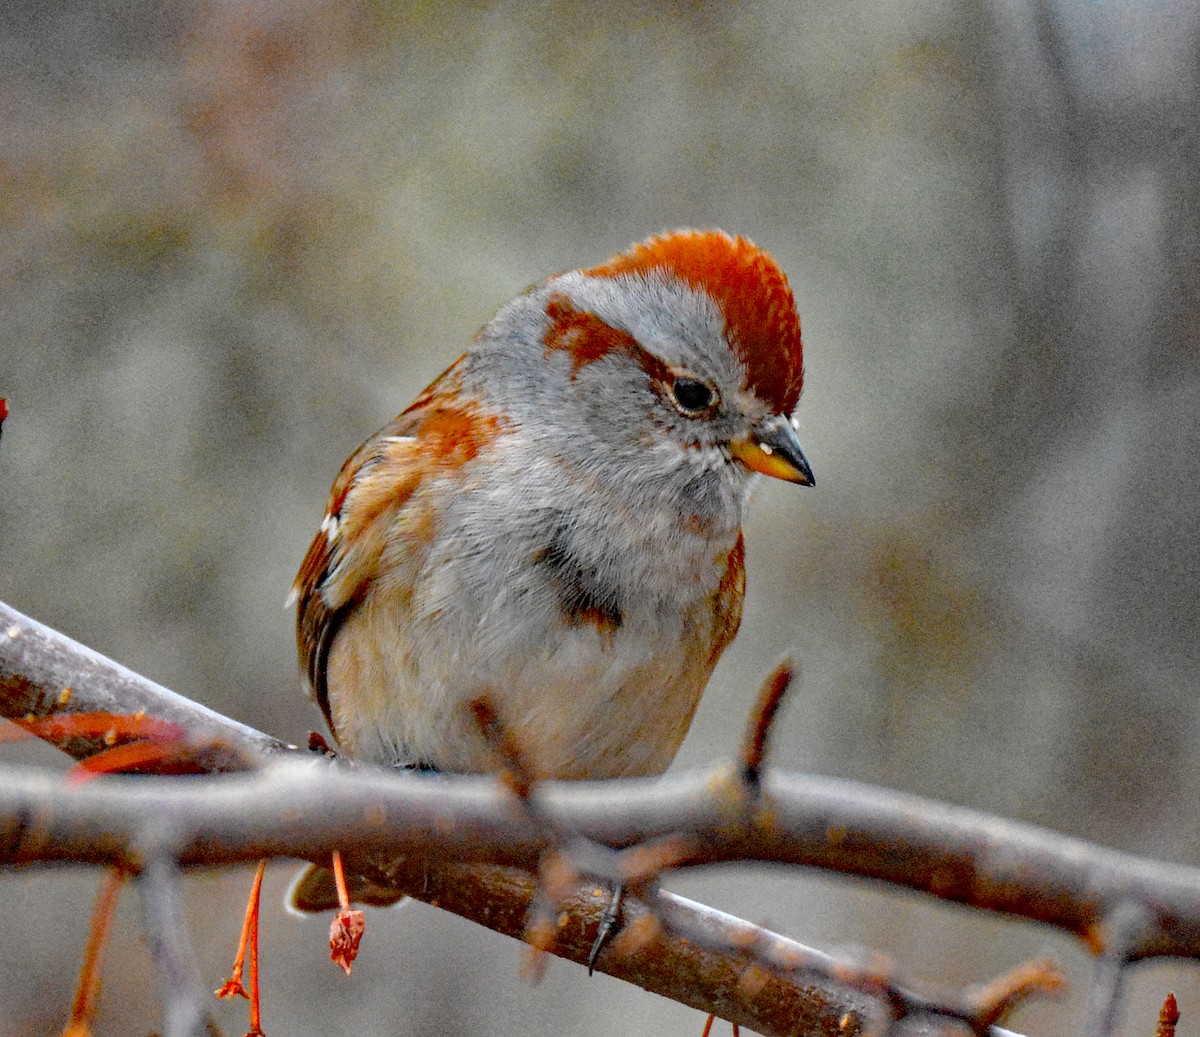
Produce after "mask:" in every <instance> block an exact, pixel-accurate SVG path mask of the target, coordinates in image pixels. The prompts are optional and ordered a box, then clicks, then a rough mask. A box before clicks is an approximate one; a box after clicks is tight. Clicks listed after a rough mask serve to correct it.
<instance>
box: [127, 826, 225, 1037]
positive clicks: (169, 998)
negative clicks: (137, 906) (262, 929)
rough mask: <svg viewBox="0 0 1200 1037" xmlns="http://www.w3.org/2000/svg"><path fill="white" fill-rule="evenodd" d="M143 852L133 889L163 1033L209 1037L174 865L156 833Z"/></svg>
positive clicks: (209, 1026) (211, 1028)
mask: <svg viewBox="0 0 1200 1037" xmlns="http://www.w3.org/2000/svg"><path fill="white" fill-rule="evenodd" d="M143 852H144V855H145V856H144V863H143V865H142V869H141V874H140V875H139V877H138V889H139V891H140V892H141V894H142V905H143V908H144V911H145V915H146V933H147V935H148V937H149V940H150V948H151V950H152V952H153V954H154V957H155V958H156V959H157V961H158V966H159V969H160V970H161V972H162V979H163V991H164V1001H165V1004H164V1016H165V1020H164V1027H163V1031H164V1034H165V1037H211V1035H212V1034H213V1032H214V1030H215V1024H214V1023H213V1021H212V1019H211V1018H210V1017H209V1015H208V1013H207V1011H206V1010H205V1007H204V1005H205V993H204V990H203V987H202V985H201V983H200V969H199V966H198V965H197V963H196V955H195V952H194V951H193V950H192V943H191V940H190V939H189V938H188V933H187V925H186V922H185V920H184V917H183V903H182V900H181V897H180V892H179V869H178V868H177V867H176V865H175V861H174V860H173V859H172V857H171V855H170V853H169V852H168V851H167V850H166V849H165V847H163V846H162V844H161V843H160V841H159V840H158V839H157V838H155V839H154V842H153V844H152V845H151V847H148V848H146V849H145V850H144V851H143Z"/></svg>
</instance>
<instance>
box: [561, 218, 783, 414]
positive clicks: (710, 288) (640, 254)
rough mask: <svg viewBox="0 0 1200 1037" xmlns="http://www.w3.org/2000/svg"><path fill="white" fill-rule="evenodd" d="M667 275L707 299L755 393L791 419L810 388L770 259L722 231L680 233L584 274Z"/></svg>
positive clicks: (780, 279) (645, 243) (778, 273)
mask: <svg viewBox="0 0 1200 1037" xmlns="http://www.w3.org/2000/svg"><path fill="white" fill-rule="evenodd" d="M653 270H662V271H665V272H666V273H668V274H669V275H672V276H674V277H677V278H679V279H680V280H682V281H684V282H686V283H687V284H689V285H691V286H692V287H693V288H698V289H699V290H701V291H703V292H706V293H707V294H708V295H709V296H710V297H711V298H712V299H713V300H714V301H715V302H716V303H717V305H718V306H719V307H720V308H721V312H722V314H723V315H724V317H725V335H726V338H727V339H728V340H729V343H730V345H731V346H732V347H733V349H734V351H735V352H736V353H737V355H738V357H739V358H740V359H741V361H742V363H743V364H744V365H745V367H746V374H747V380H748V382H749V384H750V387H751V388H752V389H753V390H754V392H755V393H756V394H757V395H758V396H759V397H760V398H761V399H762V400H764V401H766V402H767V403H769V404H770V405H771V407H772V408H773V409H774V410H775V411H776V413H779V414H790V413H791V412H792V411H793V410H794V409H795V407H796V402H797V401H798V400H799V398H800V389H801V387H802V385H803V381H804V358H803V347H802V345H801V341H800V318H799V317H798V316H797V314H796V302H795V299H794V298H793V296H792V290H791V288H790V287H789V286H788V281H787V277H786V276H785V275H784V273H783V271H782V270H780V269H779V266H778V265H777V264H776V262H775V260H773V259H772V258H771V257H770V255H768V254H767V253H766V252H764V251H763V250H762V249H760V248H758V247H757V246H755V245H754V244H752V243H751V242H749V241H747V240H746V239H745V238H740V237H739V238H731V237H730V236H729V235H728V234H725V233H724V232H722V231H675V232H672V233H668V234H662V235H660V236H658V237H654V238H649V239H648V240H646V241H643V242H641V243H640V244H637V245H634V246H633V247H632V248H629V249H627V250H626V251H624V252H620V253H618V254H617V255H615V256H613V257H612V258H611V259H610V260H608V261H607V262H605V263H601V264H600V265H599V266H596V267H592V268H591V269H590V270H584V271H583V272H584V273H585V274H588V275H590V276H592V277H619V276H621V275H622V274H643V275H644V274H647V273H650V272H651V271H653Z"/></svg>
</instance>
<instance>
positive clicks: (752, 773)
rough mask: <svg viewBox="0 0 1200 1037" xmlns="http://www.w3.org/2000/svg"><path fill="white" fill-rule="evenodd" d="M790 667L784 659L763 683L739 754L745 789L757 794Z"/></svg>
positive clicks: (789, 681)
mask: <svg viewBox="0 0 1200 1037" xmlns="http://www.w3.org/2000/svg"><path fill="white" fill-rule="evenodd" d="M792 674H793V666H792V661H791V660H790V659H784V660H783V662H781V663H780V664H779V665H778V666H776V667H775V669H774V670H772V671H771V673H770V675H769V676H768V677H767V679H766V680H765V681H764V682H763V686H762V690H761V691H760V692H759V693H758V700H757V701H756V702H755V704H754V708H753V709H752V710H751V711H750V724H749V726H748V728H747V730H746V737H745V739H744V740H743V742H742V749H741V752H740V753H739V754H738V766H739V770H740V772H741V776H742V780H743V781H744V782H745V783H746V785H747V787H749V788H750V789H753V790H754V791H755V792H757V791H758V787H759V775H760V771H761V769H762V764H763V760H764V759H765V758H766V755H767V736H768V735H769V734H770V731H771V725H772V724H773V723H774V721H775V716H776V714H777V713H778V712H779V707H780V706H781V705H782V704H783V697H784V695H786V694H787V690H788V688H789V687H790V686H791V683H792Z"/></svg>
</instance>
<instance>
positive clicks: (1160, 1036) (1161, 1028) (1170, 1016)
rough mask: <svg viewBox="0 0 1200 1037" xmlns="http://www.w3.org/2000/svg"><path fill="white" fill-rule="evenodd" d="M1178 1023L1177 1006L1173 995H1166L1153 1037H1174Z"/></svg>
mask: <svg viewBox="0 0 1200 1037" xmlns="http://www.w3.org/2000/svg"><path fill="white" fill-rule="evenodd" d="M1178 1022H1179V1005H1178V1004H1177V1003H1176V1001H1175V995H1174V994H1167V996H1166V998H1165V999H1164V1000H1163V1003H1162V1008H1161V1009H1160V1010H1159V1013H1158V1026H1157V1027H1156V1028H1155V1030H1154V1037H1175V1027H1176V1025H1177V1024H1178Z"/></svg>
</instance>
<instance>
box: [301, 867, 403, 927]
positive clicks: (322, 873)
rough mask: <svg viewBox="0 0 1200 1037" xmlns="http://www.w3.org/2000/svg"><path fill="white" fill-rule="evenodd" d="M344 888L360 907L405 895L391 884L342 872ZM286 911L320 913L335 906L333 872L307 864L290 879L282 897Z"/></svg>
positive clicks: (383, 904) (381, 904)
mask: <svg viewBox="0 0 1200 1037" xmlns="http://www.w3.org/2000/svg"><path fill="white" fill-rule="evenodd" d="M346 889H347V891H348V892H349V894H350V902H351V903H352V904H361V905H362V906H364V907H391V906H392V905H393V904H398V903H400V901H402V900H406V899H407V897H406V896H405V895H404V894H403V893H401V892H400V891H399V890H397V889H393V888H392V887H391V886H381V885H379V884H378V883H375V882H372V881H371V880H370V879H365V878H363V877H362V876H361V875H352V874H347V875H346ZM284 903H285V904H286V905H287V908H288V910H290V911H293V912H295V913H297V914H304V915H309V914H321V913H323V912H325V911H335V910H337V907H338V893H337V883H336V882H334V880H333V872H332V871H330V870H329V869H328V868H321V867H318V866H317V865H315V864H310V865H309V866H308V867H307V868H305V869H304V870H303V871H302V872H300V874H298V875H297V876H296V877H295V878H294V879H293V880H292V884H291V886H290V887H289V889H288V891H287V896H286V898H285V899H284Z"/></svg>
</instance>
